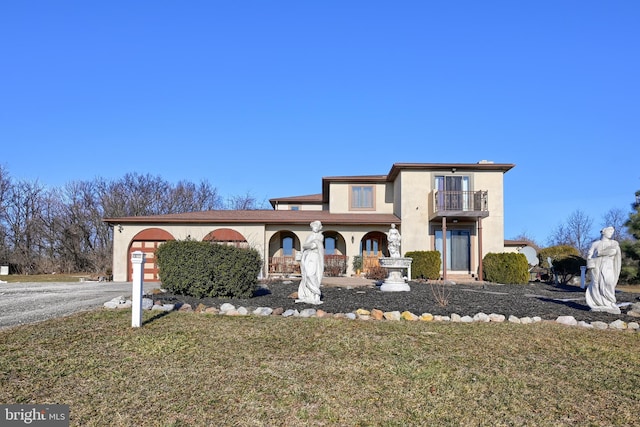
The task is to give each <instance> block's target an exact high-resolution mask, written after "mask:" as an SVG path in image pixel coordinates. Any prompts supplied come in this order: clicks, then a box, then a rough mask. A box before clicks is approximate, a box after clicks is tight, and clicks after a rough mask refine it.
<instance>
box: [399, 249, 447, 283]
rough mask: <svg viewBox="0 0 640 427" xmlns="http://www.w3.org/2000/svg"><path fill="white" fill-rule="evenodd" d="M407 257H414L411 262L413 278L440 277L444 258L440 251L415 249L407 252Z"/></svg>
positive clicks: (433, 278) (435, 278) (434, 278)
mask: <svg viewBox="0 0 640 427" xmlns="http://www.w3.org/2000/svg"><path fill="white" fill-rule="evenodd" d="M404 256H405V257H407V258H412V259H413V261H412V262H411V279H412V280H413V279H418V278H423V279H431V280H437V279H439V278H440V266H441V265H442V260H441V258H442V257H441V256H440V252H439V251H413V252H407V253H406V254H405V255H404Z"/></svg>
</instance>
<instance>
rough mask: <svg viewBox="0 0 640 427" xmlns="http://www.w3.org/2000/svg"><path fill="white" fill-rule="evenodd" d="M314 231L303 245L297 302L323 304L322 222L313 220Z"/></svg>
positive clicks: (312, 228) (312, 227)
mask: <svg viewBox="0 0 640 427" xmlns="http://www.w3.org/2000/svg"><path fill="white" fill-rule="evenodd" d="M310 225H311V230H312V233H311V234H310V235H309V237H307V240H306V241H305V242H304V244H303V245H302V258H301V260H300V271H301V272H302V281H301V282H300V286H299V287H298V299H296V302H303V303H307V304H316V305H317V304H322V301H320V294H321V292H320V284H321V282H322V276H323V275H324V245H323V241H324V236H323V235H322V232H321V231H320V230H322V223H321V222H320V221H313V222H312V223H311V224H310Z"/></svg>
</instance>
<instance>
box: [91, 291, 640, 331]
mask: <svg viewBox="0 0 640 427" xmlns="http://www.w3.org/2000/svg"><path fill="white" fill-rule="evenodd" d="M104 307H105V308H107V309H130V308H131V300H129V299H125V298H124V297H123V296H118V297H116V298H113V299H112V300H110V301H107V302H106V303H104ZM142 308H143V310H151V311H164V312H171V311H174V310H175V311H180V312H192V313H202V314H212V315H221V316H250V315H253V316H281V317H284V318H287V317H294V318H295V317H299V318H334V319H348V320H361V321H370V320H373V321H401V320H404V321H409V322H417V321H421V322H451V323H474V322H483V323H503V322H509V323H516V324H523V325H527V324H534V323H540V322H543V320H542V318H540V317H538V316H532V317H528V316H525V317H516V316H513V315H511V316H509V317H508V318H507V317H506V316H504V315H502V314H497V313H491V314H486V313H482V312H480V313H476V314H475V315H473V316H470V315H460V314H458V313H451V314H450V315H448V316H442V315H432V314H431V313H422V314H420V315H417V314H415V313H412V312H410V311H403V312H400V311H397V310H395V311H386V312H383V311H381V310H378V309H372V310H367V309H364V308H359V309H357V310H355V311H352V312H348V313H328V312H326V311H324V310H322V309H316V308H304V309H302V310H297V309H287V310H284V309H283V308H272V307H257V308H255V309H250V308H247V307H244V306H240V307H236V306H235V305H233V304H231V303H223V304H221V305H220V308H216V307H213V306H212V307H207V306H204V305H203V304H200V305H198V306H197V307H196V308H195V309H194V308H193V307H192V306H191V305H190V304H187V303H185V304H163V303H162V302H161V301H159V300H158V301H155V302H154V301H153V300H152V299H151V298H143V299H142ZM630 312H633V313H638V316H639V317H640V303H635V304H633V306H632V309H631V310H630ZM555 323H559V324H562V325H567V326H577V327H582V328H590V329H599V330H627V331H632V332H638V331H640V324H639V323H638V322H628V323H627V322H625V321H623V320H621V319H617V320H615V321H613V322H610V323H606V322H602V321H593V322H586V321H577V320H576V319H575V318H574V317H573V316H558V317H557V318H556V320H555Z"/></svg>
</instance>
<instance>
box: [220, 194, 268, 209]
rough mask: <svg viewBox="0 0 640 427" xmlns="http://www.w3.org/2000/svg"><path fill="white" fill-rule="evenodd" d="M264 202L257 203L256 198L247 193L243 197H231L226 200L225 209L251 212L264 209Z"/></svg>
mask: <svg viewBox="0 0 640 427" xmlns="http://www.w3.org/2000/svg"><path fill="white" fill-rule="evenodd" d="M264 206H265V201H264V200H263V201H262V202H258V200H257V199H256V197H255V196H254V195H253V194H251V193H250V192H247V193H245V194H243V195H239V196H231V197H229V198H228V199H227V204H226V209H230V210H240V211H251V210H258V209H264Z"/></svg>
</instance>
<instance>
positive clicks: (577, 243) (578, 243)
mask: <svg viewBox="0 0 640 427" xmlns="http://www.w3.org/2000/svg"><path fill="white" fill-rule="evenodd" d="M592 226H593V220H592V219H591V218H590V217H589V216H588V215H586V214H585V213H584V212H582V211H581V210H575V211H573V212H572V213H571V215H569V217H568V218H567V221H566V223H561V224H559V225H558V226H557V227H556V229H555V230H554V231H553V233H552V234H551V237H550V238H549V246H557V245H569V246H573V247H574V248H576V249H577V250H578V252H580V255H581V256H582V257H586V255H587V251H588V250H589V244H590V243H591V241H592V240H593V237H592V236H593V233H592Z"/></svg>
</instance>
